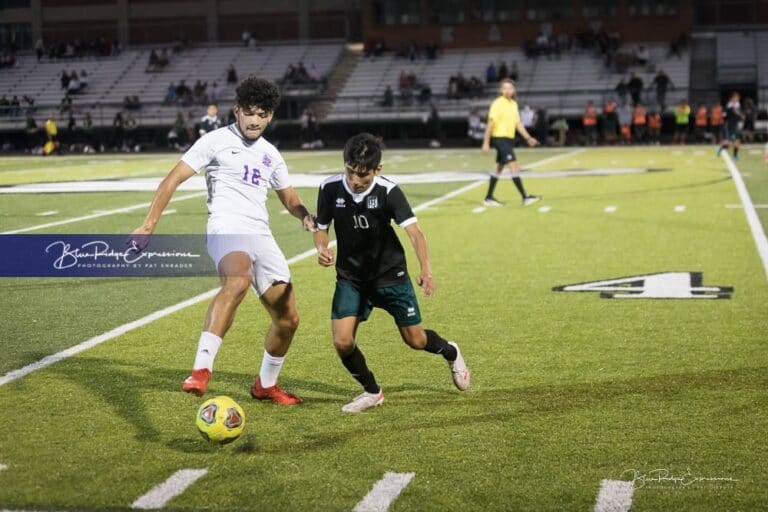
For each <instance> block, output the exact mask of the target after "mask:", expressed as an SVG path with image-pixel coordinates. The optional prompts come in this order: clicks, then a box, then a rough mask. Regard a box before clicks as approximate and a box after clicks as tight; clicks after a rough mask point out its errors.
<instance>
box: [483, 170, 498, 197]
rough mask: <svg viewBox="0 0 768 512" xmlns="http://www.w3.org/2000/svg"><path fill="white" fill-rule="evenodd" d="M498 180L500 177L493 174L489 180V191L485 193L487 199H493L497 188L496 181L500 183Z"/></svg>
mask: <svg viewBox="0 0 768 512" xmlns="http://www.w3.org/2000/svg"><path fill="white" fill-rule="evenodd" d="M498 181H499V178H498V177H496V176H491V179H490V180H489V181H488V193H487V194H485V198H486V199H493V191H494V190H496V183H498Z"/></svg>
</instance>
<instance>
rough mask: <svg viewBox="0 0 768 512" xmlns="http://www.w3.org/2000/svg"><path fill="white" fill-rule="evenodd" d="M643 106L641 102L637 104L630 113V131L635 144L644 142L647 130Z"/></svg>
mask: <svg viewBox="0 0 768 512" xmlns="http://www.w3.org/2000/svg"><path fill="white" fill-rule="evenodd" d="M645 112H646V110H645V105H643V103H642V102H638V103H637V105H635V110H634V112H633V113H632V129H633V131H634V135H635V142H639V143H643V142H645V135H646V129H647V125H646V124H647V119H646V118H645Z"/></svg>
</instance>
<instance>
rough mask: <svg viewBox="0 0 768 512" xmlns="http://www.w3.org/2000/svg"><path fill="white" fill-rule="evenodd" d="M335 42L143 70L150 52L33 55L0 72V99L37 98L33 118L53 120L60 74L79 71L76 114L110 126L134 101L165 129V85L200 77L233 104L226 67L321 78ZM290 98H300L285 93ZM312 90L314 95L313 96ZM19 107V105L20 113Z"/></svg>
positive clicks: (143, 115)
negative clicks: (302, 71) (296, 71)
mask: <svg viewBox="0 0 768 512" xmlns="http://www.w3.org/2000/svg"><path fill="white" fill-rule="evenodd" d="M343 48H344V45H343V44H342V43H341V42H338V41H334V42H317V41H314V42H312V43H311V44H308V43H303V44H261V45H260V46H259V47H257V48H252V47H243V46H205V47H199V48H190V49H186V50H183V51H181V52H180V53H178V54H175V55H173V56H172V58H171V59H170V63H169V64H168V65H167V66H166V67H165V68H164V69H163V70H162V71H159V72H147V71H146V68H147V62H148V59H149V54H150V51H151V49H149V48H146V49H136V48H134V49H129V50H126V51H124V52H122V53H121V54H120V55H119V56H116V57H101V58H94V57H89V58H83V59H71V60H54V61H49V60H47V59H44V60H42V61H40V62H38V61H37V59H36V58H35V57H34V56H32V55H23V56H20V57H19V58H18V59H17V63H16V65H15V66H14V67H13V68H10V69H4V70H3V72H2V73H0V96H1V95H3V94H5V95H7V96H8V97H12V96H14V95H17V96H18V97H19V98H21V97H22V96H23V95H27V96H30V97H31V98H33V99H34V100H35V114H34V115H35V118H36V119H41V118H45V117H46V116H47V115H49V114H53V115H55V116H56V117H57V118H59V117H60V115H59V105H60V102H61V99H62V98H63V97H64V90H63V89H62V88H61V83H60V76H61V72H62V70H66V71H68V72H70V71H73V70H75V71H77V72H78V73H79V72H81V71H82V70H85V71H86V73H87V74H88V76H89V83H88V86H87V87H86V88H85V89H84V90H83V91H82V92H81V93H78V94H76V95H73V96H72V97H73V109H74V110H75V111H76V112H82V111H84V110H89V111H91V113H92V115H93V119H94V124H95V125H96V126H107V125H111V124H112V119H113V117H114V115H115V113H117V112H119V111H121V110H122V102H123V99H124V98H125V96H138V98H139V100H140V102H141V104H142V105H144V107H143V108H142V110H141V112H139V113H137V114H136V117H137V119H138V120H139V122H140V124H143V125H161V124H171V123H172V122H173V119H174V118H175V116H176V113H177V112H178V110H179V106H178V105H162V102H163V99H164V98H165V93H166V90H167V88H168V85H169V84H170V83H171V82H173V83H176V84H178V83H179V82H180V81H181V80H184V81H185V82H186V84H187V85H189V86H190V87H192V85H193V84H194V82H196V81H198V80H201V81H203V82H208V85H209V86H210V85H212V84H213V82H217V83H218V84H219V85H220V86H221V97H220V102H221V103H222V105H224V106H228V105H231V104H232V101H233V100H234V87H233V86H231V85H227V80H226V78H227V77H226V75H227V69H228V68H229V67H230V66H234V67H235V69H236V70H237V73H238V75H239V76H240V77H243V76H247V75H248V74H257V75H260V76H263V77H266V78H269V79H272V80H276V81H280V80H281V79H282V77H283V74H284V73H285V70H286V67H287V65H288V64H290V63H294V64H296V63H298V62H304V63H305V64H306V66H307V67H309V66H311V65H312V64H314V65H315V66H316V67H317V68H318V70H319V73H320V74H321V76H326V75H327V74H328V73H329V72H330V71H331V70H332V69H333V67H334V66H335V64H336V62H337V61H338V60H339V58H340V57H341V54H342V52H343ZM286 92H287V93H289V94H291V93H293V94H298V93H301V88H299V89H298V90H296V89H295V88H294V89H291V90H290V91H286ZM313 92H317V91H314V90H313ZM23 110H24V109H23V108H22V111H23ZM23 125H24V114H23V113H22V114H21V115H19V116H16V117H14V118H9V117H8V116H3V117H0V127H2V128H20V127H22V126H23Z"/></svg>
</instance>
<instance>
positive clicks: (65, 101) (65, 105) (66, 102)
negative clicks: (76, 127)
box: [59, 93, 72, 114]
mask: <svg viewBox="0 0 768 512" xmlns="http://www.w3.org/2000/svg"><path fill="white" fill-rule="evenodd" d="M71 110H72V97H71V96H70V95H69V93H67V94H65V95H64V97H63V98H61V103H59V113H60V114H65V113H69V112H70V111H71Z"/></svg>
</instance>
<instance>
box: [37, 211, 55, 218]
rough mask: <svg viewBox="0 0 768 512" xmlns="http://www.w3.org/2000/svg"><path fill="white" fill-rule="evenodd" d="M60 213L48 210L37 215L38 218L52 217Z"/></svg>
mask: <svg viewBox="0 0 768 512" xmlns="http://www.w3.org/2000/svg"><path fill="white" fill-rule="evenodd" d="M57 213H59V210H46V211H44V212H40V213H36V214H35V215H36V216H37V217H50V216H51V215H56V214H57Z"/></svg>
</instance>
